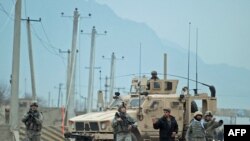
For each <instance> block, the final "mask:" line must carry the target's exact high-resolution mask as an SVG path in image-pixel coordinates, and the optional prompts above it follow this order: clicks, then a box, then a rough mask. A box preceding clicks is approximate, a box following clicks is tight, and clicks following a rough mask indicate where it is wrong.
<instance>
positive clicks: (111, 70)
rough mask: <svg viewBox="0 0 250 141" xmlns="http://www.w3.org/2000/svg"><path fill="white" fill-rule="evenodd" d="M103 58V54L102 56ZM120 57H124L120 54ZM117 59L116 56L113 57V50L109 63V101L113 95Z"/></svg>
mask: <svg viewBox="0 0 250 141" xmlns="http://www.w3.org/2000/svg"><path fill="white" fill-rule="evenodd" d="M103 58H104V56H103ZM121 59H124V56H122V58H121ZM116 60H118V58H116V57H115V53H114V52H113V53H112V55H111V65H110V67H111V68H110V85H109V103H110V102H111V101H112V97H113V91H114V84H115V78H114V76H115V61H116Z"/></svg>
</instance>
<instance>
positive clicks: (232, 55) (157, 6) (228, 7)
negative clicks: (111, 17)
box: [0, 0, 250, 100]
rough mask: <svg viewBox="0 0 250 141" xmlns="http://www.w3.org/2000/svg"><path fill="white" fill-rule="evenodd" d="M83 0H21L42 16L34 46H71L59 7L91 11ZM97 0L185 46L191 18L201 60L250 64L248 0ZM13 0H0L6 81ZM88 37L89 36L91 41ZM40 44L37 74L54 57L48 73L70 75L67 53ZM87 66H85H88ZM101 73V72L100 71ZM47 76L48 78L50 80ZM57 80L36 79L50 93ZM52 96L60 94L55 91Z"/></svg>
mask: <svg viewBox="0 0 250 141" xmlns="http://www.w3.org/2000/svg"><path fill="white" fill-rule="evenodd" d="M82 1H83V0H70V1H69V0H22V17H23V18H25V17H27V16H30V17H31V18H32V19H38V18H39V17H41V18H42V22H41V23H32V33H33V34H32V39H33V41H34V42H33V44H34V45H33V46H39V47H40V46H42V45H41V43H45V41H46V43H47V46H50V45H48V44H50V43H51V44H53V45H54V46H55V47H57V48H56V49H58V48H63V49H68V48H69V47H70V45H71V38H72V19H69V18H68V19H65V18H62V17H61V15H60V13H61V12H63V11H64V12H65V13H66V15H72V13H73V10H74V8H76V7H78V8H79V9H80V8H81V9H80V10H81V11H80V12H81V16H85V15H84V14H86V15H87V12H89V11H87V10H89V9H91V8H89V9H87V10H86V9H83V7H84V6H81V4H82ZM96 1H97V2H98V3H100V4H105V5H108V6H109V7H110V8H111V9H112V10H113V11H114V12H115V13H116V14H117V15H118V16H119V17H121V18H124V19H128V20H131V21H134V22H139V23H144V24H146V25H148V26H149V27H151V28H152V29H153V30H154V32H155V33H156V34H157V35H158V36H159V37H160V38H161V39H163V40H167V41H169V42H172V43H175V44H178V45H180V46H181V47H183V48H188V31H189V22H191V36H190V37H191V49H192V50H193V51H194V50H195V42H196V29H198V31H199V32H198V33H199V34H198V45H199V50H198V53H199V56H200V57H201V58H202V59H203V61H205V62H206V63H210V64H219V63H225V64H228V65H231V66H236V67H243V68H245V69H248V70H250V63H249V62H248V61H249V59H250V58H249V55H250V26H249V25H250V16H249V13H250V1H249V0H188V1H184V0H182V1H180V0H96ZM14 3H15V0H0V83H4V84H5V83H8V81H9V79H10V74H11V67H12V48H13V27H14V21H13V17H14ZM84 10H85V11H84ZM91 10H95V9H91ZM84 22H85V21H84ZM85 23H87V22H85ZM91 26H92V25H91ZM21 32H22V39H21V42H22V45H21V60H20V62H21V63H22V64H21V66H20V67H21V68H20V74H22V78H20V81H21V82H20V93H22V94H23V93H24V91H26V87H27V88H28V86H30V84H29V83H30V82H29V81H30V80H29V79H30V74H29V62H28V54H27V35H26V32H27V31H26V24H25V23H23V22H22V31H21ZM108 32H109V31H108ZM36 34H38V35H39V36H37V35H36ZM81 38H82V37H81ZM89 39H90V38H87V40H88V42H89ZM39 40H40V41H39ZM45 45H46V44H45ZM45 45H44V46H45ZM39 47H37V48H36V49H34V54H36V55H37V56H35V57H34V58H35V59H36V60H35V62H36V64H35V65H36V66H35V67H38V66H46V67H43V68H42V69H40V68H35V71H36V75H37V78H40V77H44V75H45V71H44V70H47V71H48V70H50V69H49V68H47V67H48V66H49V65H48V64H50V63H52V62H53V63H54V64H53V66H55V67H53V68H54V69H57V70H56V71H58V72H57V74H52V73H51V74H50V73H46V75H47V78H54V76H55V75H57V76H66V75H65V74H66V73H65V72H66V71H65V70H66V62H67V60H66V55H62V56H64V59H61V58H59V57H58V56H57V55H55V54H56V53H55V52H57V54H58V50H56V49H55V50H51V48H50V50H49V49H48V50H46V49H44V47H40V48H39ZM50 47H51V46H50ZM53 51H54V52H53ZM52 54H53V56H56V57H54V58H53V60H50V61H47V60H48V59H47V58H49V57H50V58H51V56H52ZM48 56H49V57H48ZM62 60H63V61H62ZM46 61H47V62H46ZM50 66H52V65H50ZM83 67H86V66H83ZM108 67H109V66H108ZM84 71H86V72H87V70H86V69H84ZM49 72H50V71H49ZM85 74H87V73H85ZM39 75H40V76H39ZM97 76H98V74H96V77H97ZM26 78H27V79H28V80H27V84H26V82H24V80H25V79H26ZM47 78H46V80H44V81H48V80H47ZM85 78H87V77H85ZM44 79H45V78H44ZM79 81H80V80H79ZM59 82H65V77H60V78H59V79H51V80H49V82H48V84H47V83H46V84H45V83H43V81H40V80H39V79H38V81H37V85H38V86H37V89H39V92H38V93H40V94H43V95H45V94H46V95H47V93H48V91H50V92H51V93H52V94H57V93H58V89H57V88H55V87H56V86H58V83H59ZM41 83H43V84H41ZM79 83H80V82H79ZM8 84H9V83H8ZM8 86H10V85H8ZM86 88H87V86H84V89H86ZM24 89H25V90H24ZM28 89H29V90H27V91H29V92H30V91H31V90H30V88H28ZM54 99H55V100H56V99H57V97H56V95H55V96H54Z"/></svg>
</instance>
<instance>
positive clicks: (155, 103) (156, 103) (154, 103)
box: [150, 101, 159, 109]
mask: <svg viewBox="0 0 250 141" xmlns="http://www.w3.org/2000/svg"><path fill="white" fill-rule="evenodd" d="M158 107H159V101H153V102H152V103H151V105H150V109H157V108H158Z"/></svg>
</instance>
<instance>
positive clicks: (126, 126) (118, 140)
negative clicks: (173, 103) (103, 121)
mask: <svg viewBox="0 0 250 141" xmlns="http://www.w3.org/2000/svg"><path fill="white" fill-rule="evenodd" d="M112 127H113V129H114V134H115V141H132V133H131V130H132V129H133V128H136V121H135V120H134V119H133V118H132V117H130V116H129V115H128V114H127V113H126V107H125V105H124V104H123V105H121V106H119V108H118V112H116V114H115V117H114V119H113V121H112Z"/></svg>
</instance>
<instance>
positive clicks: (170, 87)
mask: <svg viewBox="0 0 250 141" xmlns="http://www.w3.org/2000/svg"><path fill="white" fill-rule="evenodd" d="M172 88H173V84H172V82H165V90H166V91H169V90H172Z"/></svg>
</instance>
